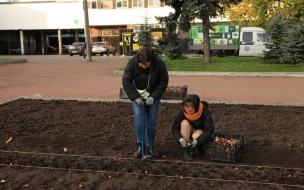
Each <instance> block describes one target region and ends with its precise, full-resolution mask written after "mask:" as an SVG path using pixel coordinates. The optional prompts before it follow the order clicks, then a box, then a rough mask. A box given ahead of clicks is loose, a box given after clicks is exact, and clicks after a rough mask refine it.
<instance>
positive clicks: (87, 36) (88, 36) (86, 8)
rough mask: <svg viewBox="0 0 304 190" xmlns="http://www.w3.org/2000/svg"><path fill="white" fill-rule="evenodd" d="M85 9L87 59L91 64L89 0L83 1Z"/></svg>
mask: <svg viewBox="0 0 304 190" xmlns="http://www.w3.org/2000/svg"><path fill="white" fill-rule="evenodd" d="M83 9H84V23H85V26H84V28H85V41H86V44H87V47H86V51H87V58H88V61H89V62H92V53H91V52H92V49H91V47H92V46H91V37H90V24H89V14H88V2H87V0H84V1H83Z"/></svg>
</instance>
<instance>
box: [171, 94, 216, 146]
mask: <svg viewBox="0 0 304 190" xmlns="http://www.w3.org/2000/svg"><path fill="white" fill-rule="evenodd" d="M188 100H190V101H191V102H193V104H194V106H195V111H196V112H197V110H198V106H199V103H200V102H202V103H203V113H202V115H201V117H200V118H199V119H198V120H195V121H190V120H188V119H187V118H186V117H185V115H184V111H183V109H182V110H181V111H180V112H179V114H178V115H177V117H176V118H175V120H174V123H173V125H172V128H171V133H172V135H173V137H174V139H175V140H176V141H177V142H178V141H179V139H180V138H182V135H181V133H180V130H181V122H182V121H183V120H184V119H186V120H188V121H189V123H190V125H191V126H192V127H193V128H194V129H195V130H198V129H200V130H202V131H203V134H202V135H200V136H199V137H198V138H197V139H196V140H197V144H198V145H201V144H203V143H205V142H207V141H210V140H211V138H212V135H213V133H214V125H213V119H212V116H211V113H210V110H209V108H208V104H207V102H204V101H200V98H199V96H197V95H187V96H185V98H184V100H183V102H185V101H188Z"/></svg>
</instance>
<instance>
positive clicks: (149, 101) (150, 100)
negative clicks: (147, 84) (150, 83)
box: [146, 96, 154, 105]
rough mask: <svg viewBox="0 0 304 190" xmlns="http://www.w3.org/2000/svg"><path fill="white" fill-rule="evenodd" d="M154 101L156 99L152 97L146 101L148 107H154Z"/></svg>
mask: <svg viewBox="0 0 304 190" xmlns="http://www.w3.org/2000/svg"><path fill="white" fill-rule="evenodd" d="M153 101H154V98H152V97H151V96H150V97H149V98H148V99H147V100H146V105H152V104H153Z"/></svg>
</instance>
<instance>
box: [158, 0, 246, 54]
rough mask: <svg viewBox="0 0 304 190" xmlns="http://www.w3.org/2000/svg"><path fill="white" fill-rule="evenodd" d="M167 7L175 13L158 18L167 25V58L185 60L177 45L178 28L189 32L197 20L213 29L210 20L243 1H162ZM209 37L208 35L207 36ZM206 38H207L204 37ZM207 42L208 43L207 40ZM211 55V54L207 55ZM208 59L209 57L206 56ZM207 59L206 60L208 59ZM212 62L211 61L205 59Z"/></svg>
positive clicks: (207, 48) (206, 49)
mask: <svg viewBox="0 0 304 190" xmlns="http://www.w3.org/2000/svg"><path fill="white" fill-rule="evenodd" d="M160 1H161V2H164V3H165V4H166V5H169V6H171V7H172V8H173V9H174V10H175V12H174V13H170V14H169V15H168V16H165V17H156V19H157V20H158V21H159V22H160V23H164V24H165V25H166V40H165V41H166V43H167V46H168V48H166V51H165V52H166V53H167V54H168V55H167V56H168V57H170V58H173V59H176V58H179V57H180V58H183V56H182V55H181V48H180V47H179V44H178V43H177V40H178V34H176V30H177V26H178V27H179V29H180V30H182V31H186V32H188V31H189V30H190V28H191V25H192V24H193V23H194V20H195V19H200V20H202V22H203V27H204V28H207V29H211V28H212V26H213V25H212V24H211V22H210V18H213V17H217V16H222V15H223V14H224V10H225V8H224V6H228V5H230V4H235V3H238V2H240V1H241V0H204V1H202V0H191V1H186V0H160ZM207 36H208V35H207ZM204 38H206V36H204ZM205 41H208V40H206V39H205ZM209 49H210V48H209V46H208V47H205V48H204V51H207V52H208V51H209ZM205 55H209V54H205ZM206 57H207V56H206ZM206 57H205V58H206ZM205 60H210V59H205Z"/></svg>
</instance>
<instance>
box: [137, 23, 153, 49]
mask: <svg viewBox="0 0 304 190" xmlns="http://www.w3.org/2000/svg"><path fill="white" fill-rule="evenodd" d="M138 38H139V40H138V45H139V46H142V47H147V48H150V49H152V45H153V38H152V31H151V27H150V26H149V23H148V18H147V17H145V19H144V23H143V24H141V25H140V32H139V34H138Z"/></svg>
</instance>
